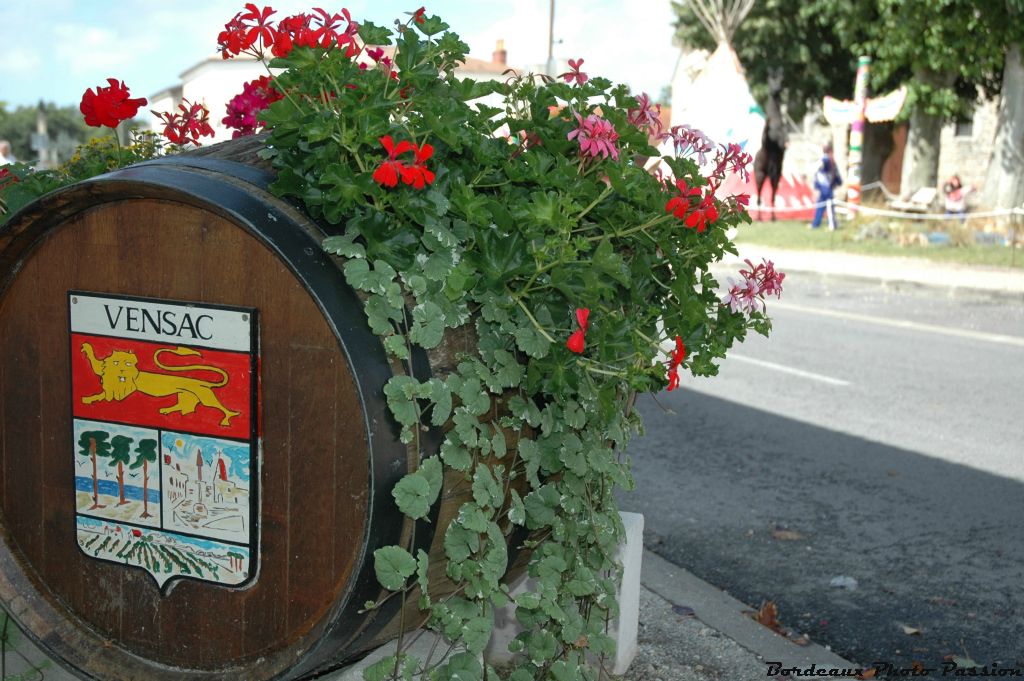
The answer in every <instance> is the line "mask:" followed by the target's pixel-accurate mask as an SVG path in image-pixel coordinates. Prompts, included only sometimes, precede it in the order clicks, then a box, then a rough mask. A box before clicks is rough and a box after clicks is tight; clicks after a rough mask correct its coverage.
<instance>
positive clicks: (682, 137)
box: [661, 125, 715, 165]
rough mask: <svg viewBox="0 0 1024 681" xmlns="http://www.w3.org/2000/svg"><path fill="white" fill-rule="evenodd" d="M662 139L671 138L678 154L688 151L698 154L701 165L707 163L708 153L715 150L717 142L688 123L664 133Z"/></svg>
mask: <svg viewBox="0 0 1024 681" xmlns="http://www.w3.org/2000/svg"><path fill="white" fill-rule="evenodd" d="M661 139H671V140H672V146H673V148H674V149H675V152H676V156H684V155H686V154H688V153H690V154H696V155H697V159H698V161H699V162H700V164H701V165H704V164H705V163H707V154H708V153H709V152H711V151H713V150H714V148H715V143H714V142H712V141H711V138H710V137H708V136H707V135H705V134H704V133H703V132H701V131H700V130H698V129H697V128H691V127H690V126H688V125H676V126H674V127H673V128H672V129H671V130H669V131H668V132H666V133H663V134H662V136H661Z"/></svg>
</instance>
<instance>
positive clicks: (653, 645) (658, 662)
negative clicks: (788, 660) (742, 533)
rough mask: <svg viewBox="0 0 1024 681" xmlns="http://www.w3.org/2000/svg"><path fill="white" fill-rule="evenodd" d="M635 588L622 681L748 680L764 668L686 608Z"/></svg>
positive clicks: (759, 677)
mask: <svg viewBox="0 0 1024 681" xmlns="http://www.w3.org/2000/svg"><path fill="white" fill-rule="evenodd" d="M673 606H674V604H673V603H671V602H669V601H667V600H665V599H664V598H662V597H661V596H658V595H657V594H655V593H653V592H652V591H649V590H648V589H646V588H643V589H641V590H640V630H639V635H638V644H639V645H638V651H637V655H636V659H634V660H633V664H632V665H630V667H629V671H628V672H626V674H625V676H623V677H622V679H623V681H753V679H764V678H765V673H766V670H767V667H766V666H765V664H764V663H763V662H762V661H760V659H758V657H757V656H756V655H754V654H753V653H751V652H750V651H748V650H747V649H746V648H743V647H742V646H741V645H740V644H738V643H736V642H735V641H733V640H732V639H731V638H728V637H727V636H724V635H722V634H721V633H719V632H718V631H716V630H715V629H712V628H711V627H709V626H707V625H706V624H704V623H703V622H701V621H700V620H699V619H697V618H696V617H695V616H693V615H689V614H680V613H686V612H687V609H685V608H684V607H681V606H678V605H675V608H676V609H675V610H673Z"/></svg>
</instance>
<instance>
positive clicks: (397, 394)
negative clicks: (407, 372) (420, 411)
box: [384, 375, 418, 426]
mask: <svg viewBox="0 0 1024 681" xmlns="http://www.w3.org/2000/svg"><path fill="white" fill-rule="evenodd" d="M416 384H417V383H416V379H415V378H412V377H410V376H401V375H399V376H392V377H391V378H390V379H388V382H387V383H385V384H384V395H385V396H386V397H387V400H388V408H389V409H391V413H392V415H394V417H395V420H396V421H398V422H399V423H400V424H402V425H403V426H411V425H413V424H414V423H416V419H417V418H418V415H417V409H416V402H415V401H414V400H413V398H412V394H413V393H412V392H411V391H410V390H409V389H410V388H414V387H415V386H416Z"/></svg>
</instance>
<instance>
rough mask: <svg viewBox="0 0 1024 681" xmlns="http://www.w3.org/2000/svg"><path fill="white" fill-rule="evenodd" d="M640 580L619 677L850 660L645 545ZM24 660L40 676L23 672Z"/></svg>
mask: <svg viewBox="0 0 1024 681" xmlns="http://www.w3.org/2000/svg"><path fill="white" fill-rule="evenodd" d="M641 581H642V583H643V587H642V588H641V591H640V630H639V650H638V652H637V656H636V659H634V661H633V664H632V665H630V668H629V671H628V672H627V673H626V674H625V675H624V676H623V677H622V681H754V680H755V679H757V680H760V679H765V678H770V677H768V676H767V671H768V665H767V663H768V662H779V663H782V665H783V666H784V667H787V668H791V667H798V668H800V669H807V668H809V667H811V665H815V669H831V668H840V669H842V668H852V667H855V665H853V664H851V663H849V662H847V661H846V660H843V659H842V658H840V657H838V656H837V655H835V654H834V653H832V652H830V651H828V650H826V649H824V648H822V647H820V646H818V645H815V644H814V643H810V644H808V645H797V644H795V643H793V642H791V641H790V640H789V639H787V638H785V637H783V636H780V635H778V634H776V633H774V632H773V631H771V630H770V629H768V628H766V627H764V626H761V625H760V624H758V623H756V622H755V621H754V620H753V619H751V618H750V617H749V616H747V615H746V614H745V613H746V612H747V611H748V610H750V608H748V607H747V606H746V605H744V604H743V603H740V602H739V601H737V600H736V599H734V598H732V597H731V596H729V595H728V594H726V593H724V592H722V591H719V590H718V589H717V588H715V587H713V586H711V585H710V584H708V583H706V582H704V581H702V580H700V579H698V578H696V577H695V576H693V575H692V574H690V573H689V572H687V571H686V570H684V569H682V568H679V567H677V566H675V565H673V564H672V563H670V562H668V561H666V560H665V559H663V558H661V557H659V556H657V555H656V554H654V553H651V552H650V551H644V555H643V568H642V577H641ZM12 626H13V624H12ZM12 633H13V632H12ZM19 633H20V632H19ZM12 639H13V640H12V643H14V648H15V651H16V652H13V653H12V652H11V651H10V649H8V659H7V674H8V678H24V679H40V678H41V679H43V680H44V681H74V679H75V677H74V676H72V675H71V674H69V673H68V672H67V671H65V670H64V669H62V668H61V667H60V666H59V665H57V664H56V663H55V662H52V661H49V660H47V659H46V656H45V655H44V654H43V653H41V652H40V651H39V650H38V649H36V648H35V646H33V645H32V644H31V642H30V641H28V639H27V638H25V637H23V636H20V635H18V634H14V636H13V637H12ZM29 662H31V663H32V664H34V665H36V666H37V668H39V667H41V672H42V673H41V675H40V674H39V673H38V672H37V673H31V672H29V671H28V670H29V664H28V663H29ZM341 676H344V672H337V673H335V674H330V675H328V676H327V677H325V681H326V680H327V679H332V678H339V677H341ZM775 678H782V677H775Z"/></svg>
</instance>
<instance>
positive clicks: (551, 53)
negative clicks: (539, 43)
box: [544, 0, 555, 78]
mask: <svg viewBox="0 0 1024 681" xmlns="http://www.w3.org/2000/svg"><path fill="white" fill-rule="evenodd" d="M549 2H550V7H551V11H550V12H549V13H548V62H547V65H546V66H545V67H544V71H545V73H547V74H548V75H549V76H551V77H552V78H554V77H555V0H549Z"/></svg>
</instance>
